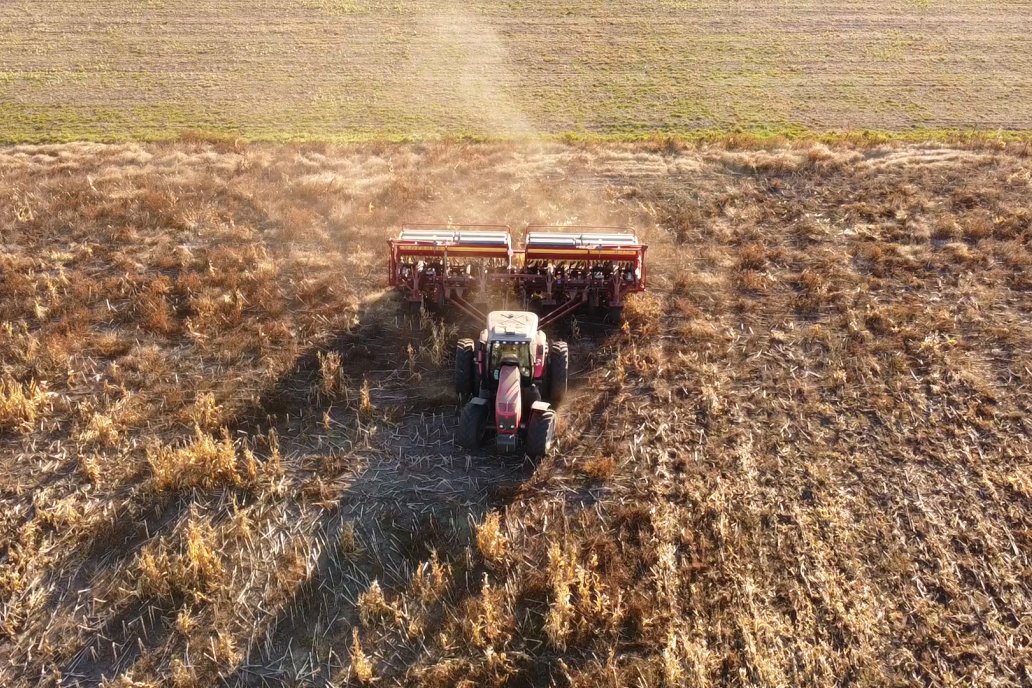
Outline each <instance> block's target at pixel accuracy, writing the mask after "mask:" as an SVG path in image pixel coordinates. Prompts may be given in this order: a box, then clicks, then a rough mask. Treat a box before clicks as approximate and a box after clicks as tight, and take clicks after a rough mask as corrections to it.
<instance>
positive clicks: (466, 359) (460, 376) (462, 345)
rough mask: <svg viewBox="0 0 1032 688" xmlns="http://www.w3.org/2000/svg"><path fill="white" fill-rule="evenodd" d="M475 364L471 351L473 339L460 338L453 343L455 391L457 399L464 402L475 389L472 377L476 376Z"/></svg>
mask: <svg viewBox="0 0 1032 688" xmlns="http://www.w3.org/2000/svg"><path fill="white" fill-rule="evenodd" d="M475 365H476V363H475V360H474V353H473V340H472V339H460V340H459V343H458V344H456V345H455V393H456V394H458V395H459V400H460V401H462V402H465V401H466V400H467V399H469V398H470V397H471V396H473V393H474V392H475V391H476V390H475V389H474V379H475V378H476V374H475V373H476V371H475V370H474V366H475Z"/></svg>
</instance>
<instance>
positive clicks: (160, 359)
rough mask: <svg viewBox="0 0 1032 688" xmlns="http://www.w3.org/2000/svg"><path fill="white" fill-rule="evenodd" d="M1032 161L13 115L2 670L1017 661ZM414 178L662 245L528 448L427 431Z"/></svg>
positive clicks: (551, 672) (113, 678) (520, 681)
mask: <svg viewBox="0 0 1032 688" xmlns="http://www.w3.org/2000/svg"><path fill="white" fill-rule="evenodd" d="M1029 160H1030V158H1029V155H1028V149H1027V148H1021V147H1010V148H1007V147H1002V146H994V145H992V144H991V142H987V143H984V144H981V145H972V146H970V147H967V148H950V149H940V148H933V147H919V146H914V147H906V146H895V147H882V148H877V149H865V148H859V147H856V148H854V147H852V146H849V145H843V146H841V147H837V148H828V147H825V146H821V145H814V144H797V145H793V146H785V147H783V148H779V149H770V150H768V149H763V148H759V147H757V146H755V145H753V143H752V142H751V141H749V140H748V139H747V138H741V139H736V140H730V141H728V142H727V143H726V144H725V145H709V146H704V147H699V148H683V147H681V146H679V145H677V144H676V142H669V141H659V142H656V143H655V144H637V145H627V146H608V147H588V146H580V147H577V146H560V145H540V146H533V147H531V146H528V147H517V146H510V145H483V146H475V145H460V144H434V145H420V146H367V147H354V148H332V147H326V146H307V147H293V148H291V147H272V146H253V147H237V146H230V145H227V144H219V143H214V144H210V143H206V142H204V141H203V140H198V141H192V142H185V143H179V144H168V145H162V146H113V147H108V146H99V145H72V146H54V147H19V148H14V149H9V150H7V151H4V152H3V153H0V196H2V197H3V198H6V199H9V201H10V202H5V203H4V204H3V205H0V244H2V246H3V250H2V252H0V275H2V280H3V285H4V291H3V295H2V297H0V316H2V321H3V323H2V328H0V445H2V449H3V451H2V453H0V455H2V459H0V460H2V462H3V464H2V466H0V468H2V472H0V476H2V477H0V490H2V492H0V494H2V500H3V506H4V508H3V510H2V511H3V513H2V514H0V548H2V549H0V683H3V684H4V685H11V686H30V685H33V686H34V685H55V686H56V685H76V684H79V685H96V684H98V683H102V682H103V683H104V684H105V685H109V686H152V685H154V686H156V685H170V686H176V687H181V686H209V685H217V684H221V683H225V684H229V685H263V684H269V685H306V684H317V685H323V684H330V685H340V686H343V685H365V684H376V685H394V684H399V683H402V684H409V685H429V686H452V685H460V684H463V682H465V684H466V685H474V684H478V685H486V686H491V685H513V684H515V685H525V684H535V685H539V684H547V683H550V682H552V683H557V684H560V685H563V684H570V685H584V686H597V685H611V686H623V685H656V686H681V685H692V686H706V685H829V684H836V683H849V684H855V685H871V686H873V685H879V686H880V685H887V684H892V685H929V684H936V685H938V684H951V683H960V684H982V685H994V686H1008V685H1013V686H1018V685H1027V684H1028V683H1029V682H1030V681H1032V676H1030V675H1029V673H1028V667H1029V666H1032V657H1030V654H1029V653H1030V650H1029V648H1030V646H1032V633H1030V630H1029V626H1028V620H1027V616H1028V610H1029V609H1030V608H1032V597H1030V593H1032V590H1030V588H1032V584H1030V582H1029V581H1032V568H1030V566H1029V559H1028V554H1027V552H1028V551H1029V549H1030V545H1032V542H1030V537H1029V534H1030V533H1032V515H1030V513H1032V512H1030V510H1029V505H1030V504H1032V473H1030V463H1029V459H1028V457H1029V456H1030V455H1032V453H1030V449H1032V448H1030V446H1029V437H1032V427H1030V415H1029V411H1030V401H1032V397H1030V388H1029V384H1030V377H1032V372H1030V371H1032V325H1030V323H1032V317H1030V312H1029V311H1030V307H1032V300H1030V297H1029V293H1030V289H1032V280H1030V278H1029V274H1030V272H1029V268H1030V267H1032V253H1030V248H1032V226H1030V223H1032V213H1030V211H1029V209H1028V203H1027V198H1028V197H1029V195H1030V191H1032V181H1030V180H1032V164H1030V162H1029ZM557 175H558V177H557ZM559 177H561V178H563V179H564V180H565V182H564V183H562V184H556V183H555V179H556V178H559ZM402 217H404V218H409V219H411V218H417V219H422V218H427V219H432V218H442V217H452V218H453V219H456V220H460V219H465V220H470V221H474V220H481V221H488V220H496V219H501V220H504V221H509V222H511V223H513V224H514V225H520V224H524V223H531V222H543V223H553V222H566V221H568V222H580V223H584V222H588V223H590V222H598V223H604V224H611V223H612V222H613V221H614V218H615V219H616V221H619V222H626V223H628V224H633V225H635V226H636V227H640V228H641V232H642V234H643V236H644V237H645V238H646V239H647V240H648V241H649V243H650V245H651V248H650V263H649V265H650V279H651V281H652V285H653V289H652V291H651V292H650V293H649V294H647V295H643V296H641V297H638V298H635V299H633V300H632V301H631V302H630V303H628V304H627V306H626V308H625V309H624V312H623V318H624V321H623V322H622V323H620V324H619V325H617V326H614V327H611V328H610V329H608V330H606V331H604V332H596V331H595V329H594V328H593V327H592V326H590V324H589V323H588V322H587V321H583V322H579V323H578V324H577V326H576V327H577V329H578V331H579V336H578V337H577V338H572V339H573V344H572V346H573V347H574V348H575V350H576V354H577V356H578V360H579V361H581V363H582V365H583V369H584V372H583V374H582V381H581V382H582V383H583V384H581V385H580V386H579V387H578V388H577V389H578V391H577V392H576V394H577V395H578V396H577V397H575V399H574V401H573V402H572V403H570V404H568V405H567V408H566V410H564V412H563V426H562V429H561V436H560V438H559V440H560V446H561V448H562V451H561V453H559V454H558V455H556V456H554V457H552V458H550V459H548V460H546V461H543V462H542V463H541V464H540V465H538V466H537V467H535V468H534V469H533V472H532V473H525V474H523V476H522V479H521V480H522V482H520V483H519V484H515V485H513V484H508V483H506V484H504V485H503V484H502V482H503V478H502V476H503V475H504V476H506V478H505V480H509V478H508V474H506V473H504V472H503V469H502V468H499V466H500V465H501V464H498V463H495V459H492V458H490V457H486V456H485V457H474V458H473V459H471V460H469V463H468V464H467V460H466V458H465V457H464V456H460V455H458V454H457V453H456V452H455V451H454V449H453V447H452V445H451V444H450V440H447V439H442V437H438V438H437V439H436V440H435V439H434V437H435V436H436V435H435V433H437V434H438V435H440V434H441V433H442V432H444V431H443V430H440V428H448V427H450V425H449V423H450V417H449V418H448V419H444V420H441V421H437V422H438V425H435V423H434V422H433V421H431V420H428V418H429V417H430V415H433V414H436V415H434V416H433V417H434V418H436V416H437V415H441V411H440V409H439V407H434V406H432V404H431V401H432V399H431V397H430V396H429V394H430V393H429V392H427V394H428V396H427V397H426V399H425V400H423V401H420V399H421V397H420V396H419V395H420V394H421V393H422V392H421V390H424V389H425V390H432V389H436V388H437V387H442V386H444V387H446V386H447V379H448V366H447V365H446V363H447V352H448V351H449V350H450V347H451V346H452V345H453V340H454V338H455V337H456V336H457V332H458V330H457V329H455V328H453V327H451V326H450V325H449V326H446V325H442V324H440V323H437V322H436V321H434V320H432V319H430V318H428V317H426V316H424V318H423V320H422V321H421V322H418V323H414V324H409V325H408V326H407V329H406V326H404V325H400V324H397V321H398V318H397V316H396V313H397V307H396V304H394V303H393V302H392V301H391V300H390V299H389V298H387V297H386V296H385V294H384V292H383V291H382V289H383V284H382V277H381V275H382V272H383V271H382V269H381V268H383V263H384V261H385V255H384V251H383V248H384V246H383V239H384V238H385V237H386V236H387V235H388V233H389V232H390V231H391V229H392V228H393V227H394V225H395V224H396V223H397V222H399V221H400V220H401V218H402ZM356 314H358V317H357V319H356ZM356 327H357V328H358V329H356ZM416 402H419V403H422V404H424V405H423V406H422V407H418V406H417V407H415V408H414V406H413V405H414V404H415V403H416ZM433 403H438V404H440V402H433ZM428 409H429V410H428ZM445 415H446V414H445ZM442 418H443V416H442ZM405 438H408V439H405ZM412 438H415V439H412ZM434 442H436V444H435V443H434ZM491 471H495V472H493V473H492V472H491ZM471 476H472V477H471ZM492 476H493V477H492Z"/></svg>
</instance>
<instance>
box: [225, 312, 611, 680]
mask: <svg viewBox="0 0 1032 688" xmlns="http://www.w3.org/2000/svg"><path fill="white" fill-rule="evenodd" d="M391 306H392V304H391V300H390V299H388V300H387V303H386V304H385V305H384V307H383V308H377V312H376V313H373V314H370V316H369V317H363V318H362V319H361V324H360V325H359V326H358V328H357V329H356V330H354V331H353V332H350V333H345V334H342V335H340V336H339V337H338V338H337V339H336V340H335V341H334V342H332V344H331V346H330V347H328V348H327V349H326V350H325V351H337V352H338V353H340V354H341V356H342V360H344V361H345V364H344V365H345V368H346V370H345V374H346V375H347V376H348V378H349V379H351V380H352V383H353V385H352V386H353V387H354V386H356V385H358V384H360V383H361V382H362V381H363V380H364V381H366V382H368V386H369V390H370V393H369V400H370V402H371V404H372V406H373V408H374V409H375V411H374V412H373V413H374V418H375V420H373V419H371V418H370V417H369V416H368V415H367V416H366V419H365V427H367V428H368V427H369V426H371V425H375V426H376V428H377V429H376V432H375V433H374V434H373V435H372V437H371V438H366V439H365V444H363V445H361V446H358V447H357V448H356V449H354V450H353V451H354V454H355V456H356V457H359V458H360V460H361V461H362V462H363V468H362V469H361V470H360V471H359V472H358V473H357V474H356V475H355V476H354V478H353V479H351V480H350V482H349V483H348V485H347V487H346V489H344V490H343V491H342V492H341V493H340V494H339V495H338V496H336V497H335V499H334V501H333V504H332V505H331V506H329V508H327V509H326V511H325V513H324V515H323V516H322V518H321V519H320V520H319V522H318V524H317V525H316V527H315V537H316V539H317V541H318V542H320V543H322V547H321V551H320V554H319V557H318V560H317V562H316V563H315V565H314V566H313V567H312V569H311V572H310V574H309V575H308V576H307V578H306V579H305V580H304V581H302V582H301V583H300V584H299V585H297V587H296V588H295V590H294V593H293V596H292V599H291V600H290V602H289V603H288V604H287V605H285V606H284V608H283V609H282V610H280V611H279V612H278V613H276V614H275V615H274V617H273V618H271V619H266V620H263V626H265V627H266V628H267V629H268V630H267V632H265V633H263V634H262V636H261V637H257V638H255V639H254V641H253V642H252V644H251V645H250V647H248V648H247V649H246V650H245V651H244V652H243V656H244V660H243V662H242V663H241V666H240V668H239V669H238V670H237V672H236V673H234V674H233V675H231V676H229V677H227V678H226V679H225V684H226V685H239V686H276V685H295V684H297V683H298V682H304V683H306V684H314V685H322V684H328V683H329V682H330V681H333V680H337V679H339V676H340V673H341V671H342V669H341V667H342V666H344V667H346V662H347V657H348V655H349V653H350V647H351V642H352V636H351V633H352V629H354V628H358V627H360V611H359V596H360V595H361V594H362V593H363V592H365V591H366V590H368V589H369V586H370V585H371V584H372V582H373V581H377V582H378V583H379V585H380V587H381V589H382V590H383V592H384V594H385V596H386V597H387V598H388V599H391V598H392V597H394V596H396V595H399V594H401V593H403V592H404V591H405V590H406V589H407V588H408V586H409V585H410V582H411V580H412V577H413V573H414V572H415V571H416V570H417V568H418V567H419V566H420V565H421V564H422V563H424V562H427V561H429V560H430V559H431V558H432V557H435V556H436V557H437V558H438V560H439V561H441V562H442V563H445V564H447V565H449V566H450V567H451V568H452V571H453V575H452V580H453V584H452V587H451V589H450V590H449V591H448V592H447V593H446V596H445V604H446V605H447V606H448V607H451V608H454V607H455V606H456V605H461V604H462V603H463V601H464V600H465V599H466V598H467V597H470V596H473V595H476V594H479V592H480V585H481V580H482V576H483V572H484V570H483V569H481V568H480V567H481V566H482V565H481V564H479V563H477V557H475V556H471V552H475V550H476V544H475V542H476V533H475V527H476V524H477V523H479V522H481V521H482V520H483V519H484V517H485V516H486V514H487V513H489V512H490V511H492V510H497V509H502V508H504V507H505V506H507V505H509V504H510V503H512V502H513V501H514V499H515V498H516V496H517V495H518V494H519V491H520V488H521V486H522V485H523V484H524V483H525V482H526V481H528V480H529V479H530V478H531V477H533V475H534V473H535V471H536V470H537V467H538V466H537V464H536V463H534V462H531V461H530V460H528V459H526V458H525V457H523V456H519V455H512V456H498V455H496V454H494V453H493V452H492V451H490V450H487V449H485V450H482V451H478V452H473V453H471V452H467V451H465V450H463V449H461V448H459V447H457V446H456V444H455V441H454V431H455V425H456V420H457V414H458V411H459V406H458V404H457V399H456V398H455V396H454V393H453V390H452V384H453V381H452V378H453V365H452V351H453V348H452V347H453V346H454V341H449V348H448V349H447V353H446V355H445V356H444V357H443V358H442V359H439V360H437V361H436V362H435V361H432V360H429V354H427V353H426V352H428V351H432V349H433V344H434V343H433V342H427V341H426V338H427V337H428V336H429V335H428V332H427V329H428V327H427V321H426V318H425V317H424V318H423V319H422V321H420V320H419V319H414V318H411V317H409V318H406V317H405V316H404V315H402V314H401V313H402V310H401V309H400V308H395V309H394V313H397V315H394V313H392V308H391ZM434 322H435V323H436V324H437V325H438V326H440V325H441V324H443V325H444V326H446V327H448V328H450V331H451V332H452V333H453V336H452V339H454V335H455V334H457V336H458V337H463V336H475V335H476V333H478V332H479V329H477V328H478V326H480V325H479V323H475V322H473V321H472V320H470V319H466V318H442V319H437V320H435V321H434ZM573 328H576V329H571V327H570V324H569V323H566V324H563V325H562V326H560V327H557V328H554V332H555V335H554V336H555V337H556V338H561V337H567V336H569V334H577V335H578V336H577V338H576V339H574V340H573V341H572V342H571V348H572V349H573V350H574V351H576V352H577V354H576V355H580V352H581V351H582V350H583V351H584V352H588V351H592V350H594V349H597V348H598V346H599V345H600V344H601V342H602V341H604V340H605V339H606V338H607V337H608V336H609V335H610V334H611V333H612V332H613V331H614V328H613V327H611V326H610V325H609V324H608V323H605V322H602V321H597V322H596V321H590V320H582V321H580V322H577V323H575V324H573ZM430 329H432V328H430ZM550 334H552V333H551V332H550ZM410 347H411V348H412V349H414V350H416V351H419V352H422V353H421V356H420V358H419V360H418V361H417V364H416V365H415V366H413V365H411V363H410V361H411V357H410V356H409V351H410ZM325 351H324V353H325ZM583 360H584V361H587V360H591V359H588V358H585V359H583ZM572 372H573V373H574V375H572V376H571V380H570V386H571V392H572V391H573V390H575V389H576V390H577V394H578V396H582V395H583V394H584V393H586V390H582V389H580V388H581V386H582V385H583V384H584V380H585V378H586V377H587V376H586V374H585V370H584V365H583V364H582V365H575V366H573V371H572ZM319 374H320V372H319V360H318V354H317V353H316V352H313V353H311V354H309V355H307V356H305V357H302V359H300V360H299V361H298V365H297V366H296V367H295V370H294V371H293V372H292V373H291V374H290V375H288V376H286V377H285V379H283V380H282V381H281V382H280V384H278V385H277V386H276V388H275V389H273V390H271V391H270V393H269V394H268V395H267V397H266V398H265V399H264V400H263V404H262V408H261V412H260V413H259V414H258V416H259V417H256V418H254V419H252V421H263V422H266V423H267V422H269V421H273V422H275V426H274V427H275V429H276V432H277V433H278V435H279V437H280V440H281V443H282V448H283V452H284V455H287V454H288V453H290V454H293V455H297V454H299V453H300V454H303V453H305V452H310V453H312V454H313V455H315V454H318V453H319V452H320V451H324V449H319V448H318V447H313V444H312V440H313V438H322V440H323V446H326V445H334V444H335V443H336V444H339V443H340V442H342V441H352V440H354V439H355V438H354V437H353V436H349V433H351V434H352V435H353V433H352V430H350V429H352V428H354V427H357V426H360V425H361V424H362V422H363V421H362V412H361V411H360V410H357V409H356V408H355V407H354V404H338V405H334V404H332V403H328V402H325V401H320V400H318V399H315V400H313V397H312V394H311V389H312V388H313V386H316V385H317V384H318V378H319ZM353 391H354V390H352V392H353ZM288 415H289V416H290V417H289V419H288V418H287V416H288ZM327 419H328V420H329V427H330V428H331V429H330V430H327V424H326V421H327ZM342 542H347V543H349V544H348V546H342V544H341V543H342ZM352 542H354V543H355V544H353V545H352V544H350V543H352ZM439 616H440V617H441V618H437V619H435V620H433V621H432V622H431V625H430V626H429V627H427V628H426V629H425V633H429V634H433V633H437V632H439V631H441V630H443V624H444V623H445V618H444V616H445V615H439ZM398 653H399V654H398V655H397V656H395V657H393V658H392V666H393V665H394V664H397V666H399V667H401V668H400V669H399V670H398V671H397V673H393V674H392V675H393V676H394V678H395V679H400V677H401V676H403V675H404V667H406V666H411V665H412V664H413V663H414V662H415V661H417V660H418V659H419V657H418V654H417V651H415V650H411V649H404V650H398ZM406 653H408V654H406ZM345 671H346V669H345Z"/></svg>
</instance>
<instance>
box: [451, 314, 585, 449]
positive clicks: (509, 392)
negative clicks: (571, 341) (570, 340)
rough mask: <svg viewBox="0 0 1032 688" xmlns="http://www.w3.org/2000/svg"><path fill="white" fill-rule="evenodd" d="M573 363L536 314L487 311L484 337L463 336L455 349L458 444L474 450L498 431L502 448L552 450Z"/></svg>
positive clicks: (498, 439)
mask: <svg viewBox="0 0 1032 688" xmlns="http://www.w3.org/2000/svg"><path fill="white" fill-rule="evenodd" d="M569 361H570V356H569V350H568V348H567V346H566V342H560V341H556V342H549V341H548V339H547V337H545V333H544V332H542V331H541V330H539V329H538V316H537V315H536V314H534V313H529V312H525V311H493V312H491V313H489V314H488V316H487V329H485V330H484V331H483V332H481V333H480V339H479V340H478V341H476V342H474V341H473V340H472V339H460V340H459V343H458V346H457V347H456V351H455V391H456V392H457V393H458V395H459V398H460V400H462V401H465V406H463V408H462V412H461V414H460V415H459V427H458V430H457V431H456V434H455V438H456V440H457V441H458V443H459V444H460V445H462V446H463V447H464V448H465V449H468V450H471V451H472V450H476V449H478V448H480V446H481V445H483V443H484V441H485V440H486V439H487V438H488V437H489V435H491V434H494V436H495V446H496V447H497V448H498V450H500V451H502V452H506V453H512V452H515V451H516V450H517V449H518V448H519V447H521V446H522V447H523V449H524V451H525V452H526V453H527V455H528V456H530V457H531V458H540V457H543V456H545V455H546V454H548V453H549V451H551V449H552V443H553V441H554V438H555V429H556V415H555V407H556V406H558V405H559V403H560V402H561V401H562V399H563V397H564V396H565V395H566V386H567V378H568V374H569Z"/></svg>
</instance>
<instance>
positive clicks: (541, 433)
mask: <svg viewBox="0 0 1032 688" xmlns="http://www.w3.org/2000/svg"><path fill="white" fill-rule="evenodd" d="M555 426H556V416H555V411H553V410H551V409H549V410H548V411H542V412H541V413H535V414H534V415H533V416H532V417H531V419H530V423H529V424H528V425H527V456H529V457H530V458H532V459H540V458H543V457H545V456H548V453H549V452H550V451H552V444H553V443H554V442H555Z"/></svg>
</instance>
